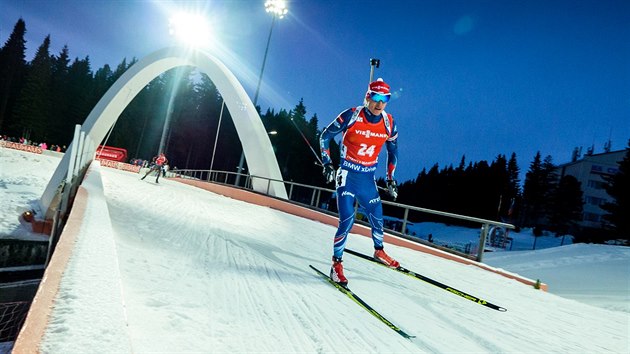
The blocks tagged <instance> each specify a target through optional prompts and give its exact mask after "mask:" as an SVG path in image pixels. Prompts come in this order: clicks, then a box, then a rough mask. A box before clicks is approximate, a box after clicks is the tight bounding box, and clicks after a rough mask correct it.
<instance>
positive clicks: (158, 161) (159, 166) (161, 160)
mask: <svg viewBox="0 0 630 354" xmlns="http://www.w3.org/2000/svg"><path fill="white" fill-rule="evenodd" d="M153 160H154V161H153V164H151V168H150V169H149V171H148V172H147V173H146V174H145V175H144V177H142V178H141V179H145V178H146V177H147V176H148V175H149V174H150V173H151V172H153V171H156V172H157V176H156V177H155V183H159V182H158V180H159V179H160V174H162V173H164V166H165V165H166V164H167V163H168V159H167V158H166V156H165V155H164V153H160V154H159V155H157V156H155V157H154V158H153Z"/></svg>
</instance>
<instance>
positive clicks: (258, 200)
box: [172, 178, 548, 291]
mask: <svg viewBox="0 0 630 354" xmlns="http://www.w3.org/2000/svg"><path fill="white" fill-rule="evenodd" d="M172 180H173V181H178V182H181V183H184V184H188V185H191V186H195V187H198V188H201V189H204V190H207V191H210V192H214V193H217V194H221V195H224V196H226V197H230V198H234V199H238V200H242V201H245V202H248V203H252V204H257V205H261V206H266V207H270V208H273V209H276V210H280V211H283V212H285V213H289V214H293V215H296V216H300V217H303V218H306V219H310V220H315V221H319V222H321V223H324V224H328V225H332V226H334V227H337V225H338V223H339V221H338V219H337V217H335V216H332V215H328V214H324V213H322V212H319V211H316V210H312V209H309V208H306V207H302V206H299V205H296V204H293V203H290V202H287V201H285V200H281V199H276V198H273V197H269V196H266V195H262V194H258V193H255V192H251V191H248V190H244V189H239V188H233V187H229V186H225V185H220V184H215V183H210V182H205V181H199V180H193V179H184V178H174V179H172ZM350 232H352V233H355V234H359V235H363V236H367V237H372V232H371V230H370V228H369V227H367V226H364V225H358V224H355V225H354V226H353V227H352V230H350ZM384 241H385V242H386V243H389V244H392V245H397V246H401V247H405V248H409V249H413V250H416V251H420V252H424V253H428V254H432V255H434V256H437V257H441V258H445V259H448V260H451V261H455V262H459V263H463V264H466V265H474V266H476V267H479V268H481V269H484V270H487V271H489V272H493V273H496V274H499V275H502V276H504V277H506V278H509V279H514V280H516V281H519V282H521V283H523V284H526V285H530V286H539V287H540V289H541V290H544V291H547V289H548V286H547V284H545V283H540V284H536V283H537V282H536V281H534V280H531V279H528V278H525V277H521V276H519V275H517V274H512V273H508V272H506V271H503V270H501V269H497V268H493V267H491V266H489V265H486V264H483V263H480V262H476V261H473V260H471V259H468V258H464V257H460V256H457V255H454V254H451V253H448V252H444V251H441V250H438V249H435V248H432V247H429V246H426V245H423V244H420V243H416V242H413V241H409V240H407V239H404V238H401V237H398V236H395V235H391V234H387V233H385V234H384Z"/></svg>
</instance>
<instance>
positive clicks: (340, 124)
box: [319, 108, 355, 166]
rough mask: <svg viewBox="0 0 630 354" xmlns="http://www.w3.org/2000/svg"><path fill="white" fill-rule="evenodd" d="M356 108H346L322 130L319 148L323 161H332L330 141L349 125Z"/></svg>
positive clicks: (326, 162)
mask: <svg viewBox="0 0 630 354" xmlns="http://www.w3.org/2000/svg"><path fill="white" fill-rule="evenodd" d="M354 110H355V109H354V108H349V109H346V110H345V111H343V112H341V113H340V114H339V115H338V116H337V118H335V120H333V121H332V122H330V124H328V126H327V127H326V128H324V130H323V131H322V134H321V135H320V137H319V149H320V151H321V155H322V163H323V164H324V166H325V165H327V164H330V163H332V159H331V158H330V141H331V140H332V139H333V138H334V137H335V136H336V135H337V134H339V133H341V132H342V131H344V130H345V129H346V128H347V127H348V123H349V122H350V118H351V117H352V114H353V113H354Z"/></svg>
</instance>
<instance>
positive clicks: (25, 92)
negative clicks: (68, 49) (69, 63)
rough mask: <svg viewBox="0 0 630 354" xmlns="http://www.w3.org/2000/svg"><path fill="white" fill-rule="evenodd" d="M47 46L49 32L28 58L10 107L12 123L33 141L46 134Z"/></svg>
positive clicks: (49, 60) (48, 104)
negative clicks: (20, 84) (19, 89)
mask: <svg viewBox="0 0 630 354" xmlns="http://www.w3.org/2000/svg"><path fill="white" fill-rule="evenodd" d="M49 49H50V36H46V38H45V39H44V42H43V43H42V44H41V45H40V46H39V48H38V49H37V52H36V54H35V57H34V58H33V61H32V62H31V65H30V68H29V70H28V73H27V74H26V77H25V83H24V87H23V88H22V91H21V92H20V96H19V98H18V101H17V103H16V106H15V111H14V116H15V122H14V127H15V128H17V129H18V130H21V131H22V135H23V136H24V137H25V138H27V139H29V140H32V141H36V142H41V141H42V140H45V139H46V138H47V136H46V133H47V131H46V129H47V125H48V124H47V123H48V120H49V119H50V111H51V108H52V101H51V98H50V92H51V89H52V86H51V70H52V58H51V56H50V51H49Z"/></svg>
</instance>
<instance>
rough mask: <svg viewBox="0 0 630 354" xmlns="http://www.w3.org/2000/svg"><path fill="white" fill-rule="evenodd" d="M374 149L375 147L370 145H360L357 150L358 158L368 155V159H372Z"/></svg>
mask: <svg viewBox="0 0 630 354" xmlns="http://www.w3.org/2000/svg"><path fill="white" fill-rule="evenodd" d="M375 148H376V145H370V146H368V145H367V144H361V148H360V149H359V152H358V154H359V156H365V155H368V156H370V157H372V155H374V149H375Z"/></svg>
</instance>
